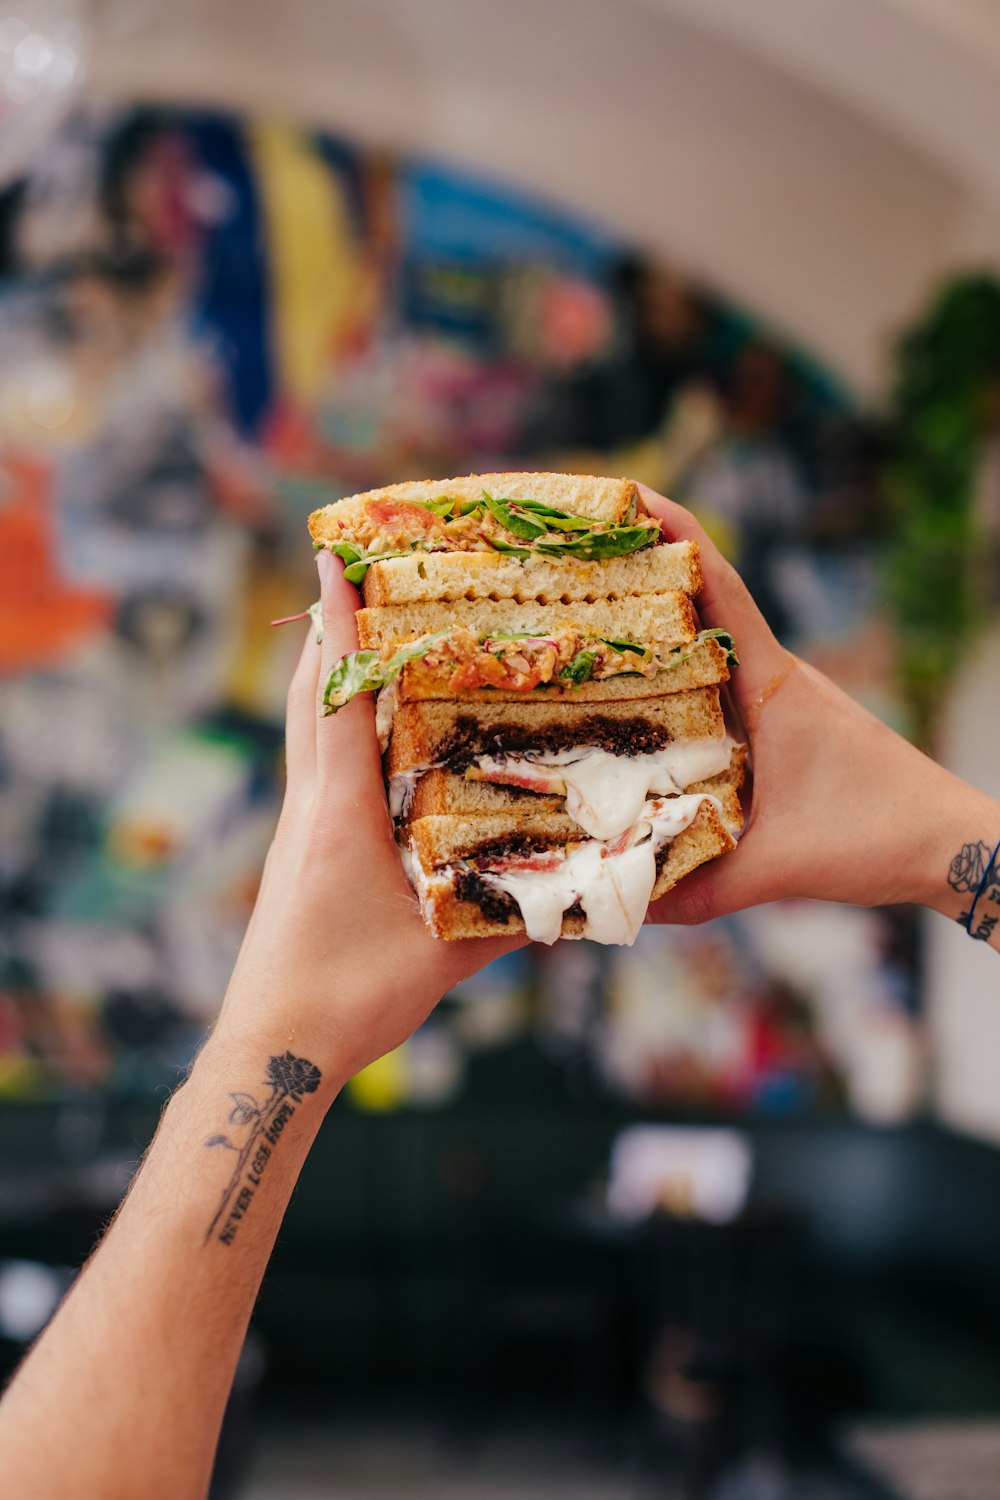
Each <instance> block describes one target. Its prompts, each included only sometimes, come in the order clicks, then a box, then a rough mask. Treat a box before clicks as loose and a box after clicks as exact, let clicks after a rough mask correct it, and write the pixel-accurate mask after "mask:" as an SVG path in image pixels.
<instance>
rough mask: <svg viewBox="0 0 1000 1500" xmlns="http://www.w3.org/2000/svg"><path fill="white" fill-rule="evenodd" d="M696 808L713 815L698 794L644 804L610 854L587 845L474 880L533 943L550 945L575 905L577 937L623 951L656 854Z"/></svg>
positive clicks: (652, 878)
mask: <svg viewBox="0 0 1000 1500" xmlns="http://www.w3.org/2000/svg"><path fill="white" fill-rule="evenodd" d="M703 802H711V803H713V804H714V805H715V807H716V809H717V810H718V811H719V813H720V815H721V813H722V808H721V805H720V804H719V801H718V799H717V798H715V797H711V796H708V795H706V794H702V793H690V794H688V795H687V796H680V797H669V798H667V799H665V800H656V801H652V802H648V803H646V804H645V806H644V807H643V808H642V809H641V813H642V816H641V817H640V818H639V819H638V820H637V821H636V823H635V825H634V827H633V828H632V830H631V831H632V833H633V834H634V838H633V839H632V840H631V841H630V842H629V844H628V846H627V847H625V848H624V849H621V850H620V851H619V852H617V853H611V852H610V851H609V848H608V846H607V844H605V843H602V842H601V841H600V840H598V839H588V840H587V841H586V842H584V843H582V844H578V845H576V846H575V847H574V848H571V849H569V850H568V852H567V854H566V856H565V858H564V859H562V860H560V861H559V863H558V864H557V865H555V866H554V867H553V868H551V869H545V870H527V871H524V872H522V873H519V872H518V871H517V869H516V867H515V868H513V869H511V870H509V871H507V870H498V871H490V872H488V873H484V874H483V876H482V879H483V880H484V881H485V882H486V884H487V885H491V886H493V887H495V889H497V890H501V891H506V892H507V894H508V895H510V896H513V898H514V900H515V901H516V902H517V905H518V908H519V910H520V913H521V917H522V919H523V921H524V927H525V931H526V932H527V934H528V936H529V937H530V938H532V939H533V941H535V942H536V943H554V942H555V941H556V939H557V938H558V937H559V936H560V933H561V931H562V919H563V914H564V913H565V912H566V911H568V910H569V908H570V907H571V906H572V905H573V904H574V902H576V901H579V903H580V905H581V906H582V907H583V912H584V916H585V918H586V922H585V924H584V929H583V933H582V936H583V937H586V938H590V939H592V941H594V942H596V943H622V944H626V945H629V946H630V945H631V944H632V943H634V942H635V939H636V934H637V933H638V931H639V928H640V927H641V926H642V920H643V917H644V916H645V915H646V908H647V906H648V905H649V898H650V896H651V895H652V894H653V886H654V885H655V884H656V853H657V850H659V849H660V848H662V846H663V845H664V844H665V843H668V842H669V841H670V839H673V838H676V836H677V835H678V834H679V833H681V832H683V830H684V829H685V828H687V827H689V825H690V824H691V823H693V822H694V819H695V817H696V816H697V814H698V809H699V808H700V807H701V805H702V803H703Z"/></svg>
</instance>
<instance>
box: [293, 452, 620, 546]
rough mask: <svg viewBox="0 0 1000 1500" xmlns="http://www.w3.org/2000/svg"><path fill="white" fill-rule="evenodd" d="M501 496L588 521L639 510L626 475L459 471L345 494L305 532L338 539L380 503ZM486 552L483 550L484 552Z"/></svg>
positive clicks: (323, 539)
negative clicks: (457, 474) (537, 502)
mask: <svg viewBox="0 0 1000 1500" xmlns="http://www.w3.org/2000/svg"><path fill="white" fill-rule="evenodd" d="M484 490H488V491H489V493H490V494H491V495H494V496H496V497H497V498H498V499H503V500H540V501H542V502H543V503H544V504H545V505H551V506H552V507H553V508H554V509H556V510H564V511H568V512H569V514H570V515H574V516H584V517H586V518H587V519H588V520H590V521H607V522H609V523H610V524H612V525H621V524H623V523H625V522H627V521H630V520H632V518H633V517H634V515H635V514H636V512H637V510H638V509H639V508H640V506H639V500H638V494H639V492H638V488H637V486H636V484H635V482H634V480H631V479H599V478H595V477H593V476H591V475H587V474H529V473H523V472H522V473H513V474H464V475H462V476H461V477H459V478H456V479H409V480H404V481H403V483H401V484H389V485H386V486H384V487H383V488H382V489H378V490H365V491H364V493H363V494H360V495H347V496H345V497H344V499H343V500H335V501H334V502H333V504H332V505H324V506H323V508H322V509H321V510H314V511H313V513H312V515H311V516H310V517H309V534H310V536H311V537H312V539H313V541H314V542H331V541H338V540H340V539H341V538H342V536H343V535H344V529H345V527H347V528H349V527H350V524H351V522H352V521H353V520H354V519H355V517H360V516H361V514H362V513H363V512H364V511H365V510H366V508H367V507H368V506H369V505H371V504H373V503H376V504H377V503H379V502H382V501H401V502H403V503H406V502H407V501H409V502H410V503H412V502H413V501H418V502H420V501H427V500H438V499H441V498H442V497H443V496H445V495H447V496H449V497H451V498H452V499H455V500H481V499H482V497H483V491H484ZM487 555H489V554H487Z"/></svg>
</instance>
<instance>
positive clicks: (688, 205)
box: [93, 0, 1000, 389]
mask: <svg viewBox="0 0 1000 1500" xmlns="http://www.w3.org/2000/svg"><path fill="white" fill-rule="evenodd" d="M114 3H115V0H105V5H104V10H103V14H105V15H108V14H109V12H110V6H111V4H114ZM122 14H127V16H128V21H129V24H128V25H126V26H122V25H120V24H119V25H115V26H114V27H113V28H110V29H109V30H105V32H104V34H103V36H102V39H101V41H100V44H99V46H98V49H97V53H96V56H95V59H94V69H93V72H94V78H95V81H96V82H97V83H98V84H99V85H100V86H101V87H103V88H104V89H106V90H109V91H111V92H112V93H113V94H115V95H119V96H125V97H141V98H161V99H183V100H199V101H210V102H214V103H221V104H229V105H234V106H238V107H244V108H249V109H252V110H254V111H256V112H257V113H271V114H277V115H282V116H287V117H290V118H293V119H298V120H304V121H305V120H307V121H309V122H313V123H322V124H325V125H327V126H330V127H332V128H335V129H338V130H341V131H344V132H347V133H350V134H352V135H354V136H356V137H358V138H360V139H363V140H369V141H373V142H380V143H384V144H386V145H390V146H392V147H396V148H403V149H412V150H415V151H420V152H428V153H432V154H434V155H438V156H441V157H444V158H447V159H449V160H451V161H454V162H458V163H461V164H463V165H467V166H472V167H474V168H476V169H478V170H481V171H484V172H487V173H490V174H492V175H495V176H499V177H501V178H505V179H507V180H509V181H512V182H514V183H517V184H520V185H522V186H524V187H528V188H531V189H533V190H536V191H538V192H540V193H543V194H545V195H546V196H547V197H549V198H552V199H554V200H556V201H558V202H560V203H563V204H565V205H567V206H569V207H572V208H574V209H577V210H582V211H583V212H585V213H587V214H589V215H591V216H594V217H597V218H600V219H603V220H605V221H610V222H612V223H614V224H616V225H617V226H619V227H620V228H621V229H622V231H623V233H625V234H626V235H627V236H629V237H631V238H633V239H635V240H637V241H638V242H640V243H642V244H644V245H646V246H647V247H648V248H650V249H653V250H655V251H657V252H659V253H660V254H662V255H664V256H666V257H668V258H669V259H671V260H673V261H674V262H676V263H677V264H678V265H680V266H682V267H684V268H686V269H688V270H689V271H691V272H693V273H694V274H696V275H697V276H699V277H701V278H703V279H704V280H706V281H708V282H709V283H711V284H713V285H714V286H716V287H717V288H718V289H719V290H721V291H723V292H724V293H727V294H729V295H731V296H734V297H736V298H738V299H739V300H740V301H742V302H743V303H745V304H746V305H748V306H749V307H751V308H752V309H753V310H755V311H756V312H758V313H759V314H761V315H762V316H764V317H765V318H768V319H770V320H772V321H773V322H774V323H775V324H776V325H777V326H779V327H780V328H782V329H783V330H786V331H788V332H790V333H791V334H792V335H794V336H795V337H797V338H799V339H800V340H802V341H803V342H805V343H806V344H807V345H809V346H811V347H812V349H813V350H814V351H815V352H816V353H817V354H818V355H820V356H822V357H824V358H826V359H827V360H828V361H829V362H830V364H831V365H832V366H833V367H834V368H836V369H837V370H838V371H840V372H841V374H843V375H844V376H845V377H846V378H847V379H848V380H849V381H851V382H853V383H854V384H855V385H857V386H858V387H859V388H861V389H866V388H867V389H871V388H874V386H875V384H876V382H877V379H878V372H879V364H880V359H881V355H882V351H883V349H884V337H885V334H886V333H887V332H888V331H890V330H891V329H893V328H894V327H897V326H898V325H899V324H900V323H901V322H902V321H904V320H905V319H906V318H907V317H908V316H909V315H910V314H911V313H912V311H913V309H914V308H915V306H916V305H917V303H918V301H919V299H920V297H921V296H922V295H923V294H924V293H925V291H926V289H927V287H928V285H929V283H930V282H931V281H932V279H933V278H934V277H935V276H936V275H938V274H939V273H940V272H941V270H942V269H943V268H948V267H951V266H952V265H954V264H955V263H956V261H957V260H960V259H963V258H969V257H970V256H971V257H986V258H988V259H990V260H992V261H994V262H996V263H1000V149H998V148H1000V6H998V4H997V3H996V0H754V3H753V4H752V5H751V4H748V3H747V0H549V3H548V4H544V3H539V0H505V3H504V4H503V5H496V4H495V3H489V4H487V3H485V0H282V3H280V4H275V3H274V0H173V3H172V4H171V5H170V6H169V7H168V6H152V5H151V6H149V7H148V8H145V9H143V8H140V9H138V10H136V9H132V8H130V9H129V10H128V11H127V12H125V13H123V12H121V11H120V10H116V11H115V12H114V15H115V16H117V17H119V18H120V16H121V15H122Z"/></svg>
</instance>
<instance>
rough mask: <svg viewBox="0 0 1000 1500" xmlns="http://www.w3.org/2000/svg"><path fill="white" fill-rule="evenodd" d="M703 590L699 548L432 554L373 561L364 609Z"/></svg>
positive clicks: (667, 544) (691, 545) (682, 544)
mask: <svg viewBox="0 0 1000 1500" xmlns="http://www.w3.org/2000/svg"><path fill="white" fill-rule="evenodd" d="M701 585H702V573H701V561H700V558H699V553H698V544H697V542H663V543H660V544H659V545H657V546H655V547H645V548H643V550H642V551H641V552H633V553H630V554H629V555H628V556H626V557H611V558H608V559H607V560H606V561H604V562H581V561H580V560H579V559H578V558H572V557H567V558H563V559H561V560H559V561H556V560H554V559H552V558H547V557H526V558H516V557H498V556H497V555H496V554H495V553H490V552H425V553H423V554H421V553H413V554H412V555H411V556H409V557H393V558H389V559H388V560H387V561H385V562H377V563H372V565H371V567H370V568H369V569H368V572H367V573H366V574H365V579H364V583H363V584H362V586H361V592H362V597H363V599H364V602H365V605H366V606H367V607H368V608H370V609H383V608H386V607H387V606H389V605H394V604H416V603H421V602H426V601H429V600H438V601H439V602H443V603H449V602H452V601H454V600H458V599H494V600H495V599H514V600H516V601H517V602H518V603H526V602H527V601H529V600H531V599H537V600H539V601H540V602H541V603H544V604H560V603H561V604H571V603H574V602H585V603H593V602H594V600H595V599H623V598H628V597H629V596H631V595H633V594H663V593H673V592H675V591H678V590H679V591H680V592H681V593H684V594H687V595H688V596H689V597H690V596H691V595H694V594H697V593H698V591H699V590H700V588H701Z"/></svg>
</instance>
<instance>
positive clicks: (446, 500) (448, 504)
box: [416, 495, 475, 520]
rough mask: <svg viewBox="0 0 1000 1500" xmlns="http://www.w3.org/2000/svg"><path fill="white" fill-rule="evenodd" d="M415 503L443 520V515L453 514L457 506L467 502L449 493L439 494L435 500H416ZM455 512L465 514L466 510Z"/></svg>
mask: <svg viewBox="0 0 1000 1500" xmlns="http://www.w3.org/2000/svg"><path fill="white" fill-rule="evenodd" d="M416 503H417V505H422V506H423V508H424V510H429V511H431V513H432V514H433V515H435V516H440V517H441V519H442V520H444V518H445V516H453V515H455V514H456V507H457V506H462V505H464V504H467V502H464V501H462V500H454V499H452V497H451V495H439V496H438V497H437V499H436V500H418V501H417V502H416ZM473 504H475V501H473ZM457 514H458V515H467V514H468V512H467V511H466V510H464V509H460V510H458V512H457Z"/></svg>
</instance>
